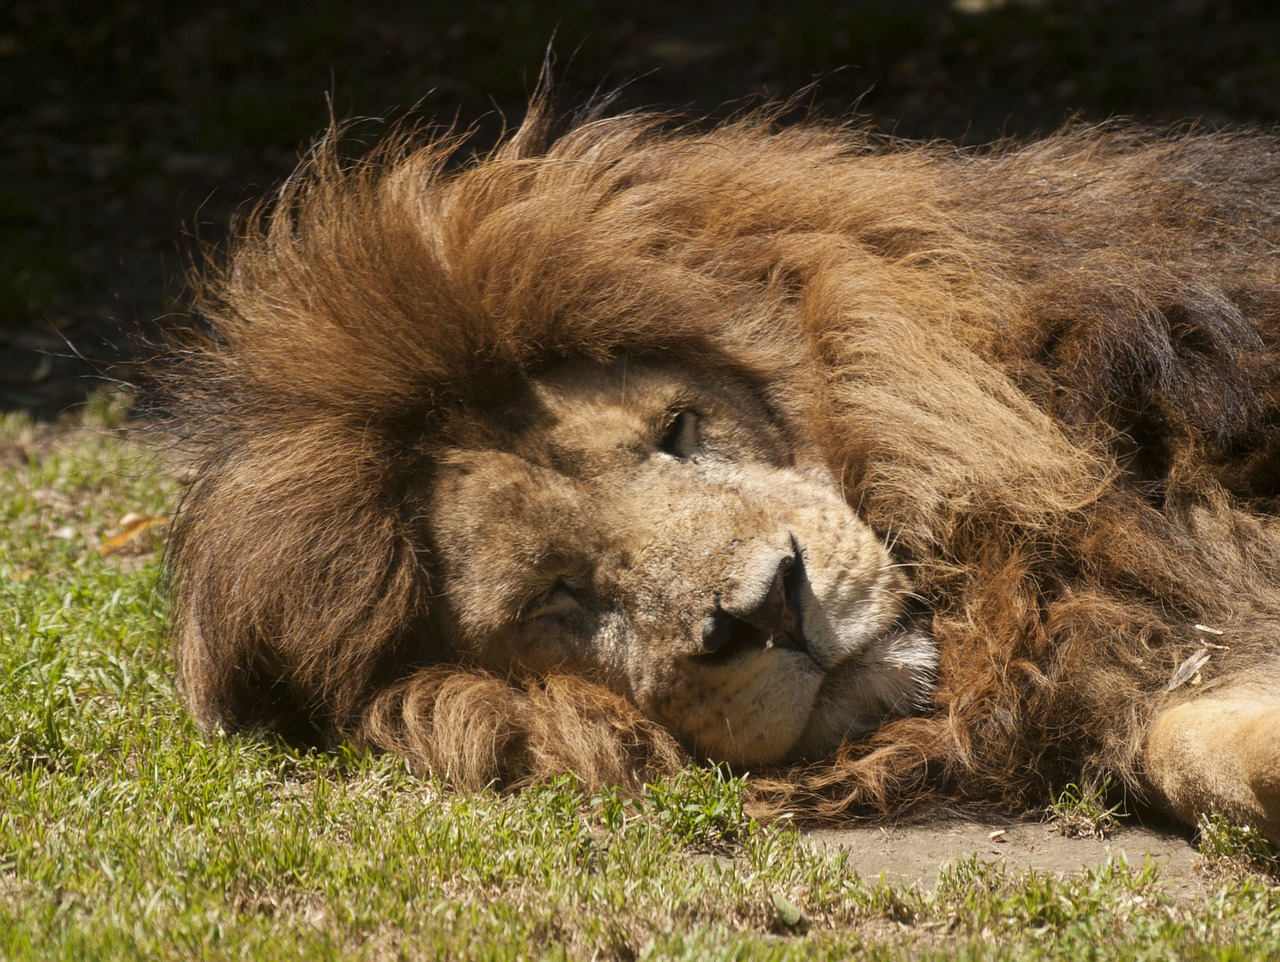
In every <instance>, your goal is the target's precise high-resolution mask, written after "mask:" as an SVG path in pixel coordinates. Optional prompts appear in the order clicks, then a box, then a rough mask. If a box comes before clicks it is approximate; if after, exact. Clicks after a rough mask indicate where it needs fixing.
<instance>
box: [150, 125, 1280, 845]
mask: <svg viewBox="0 0 1280 962" xmlns="http://www.w3.org/2000/svg"><path fill="white" fill-rule="evenodd" d="M339 139H340V138H339V137H338V136H337V135H330V136H329V137H328V138H327V139H326V140H325V141H324V142H322V143H321V144H320V145H319V146H318V147H317V148H316V149H315V150H314V151H313V153H312V154H311V156H310V157H309V158H308V160H307V161H306V162H305V163H304V164H303V165H302V167H301V169H300V170H299V171H298V172H297V173H296V174H295V175H294V176H293V177H292V178H291V179H290V180H289V181H288V182H287V183H286V184H285V185H284V187H283V188H282V190H281V191H280V193H279V196H277V197H276V198H275V199H274V201H273V202H271V203H270V204H269V205H267V206H266V207H264V208H263V209H262V210H260V211H259V212H258V213H257V214H255V215H254V216H253V217H252V218H251V220H250V223H249V224H248V226H247V229H245V230H244V231H243V232H242V236H241V237H240V238H239V239H238V240H237V241H236V242H235V243H234V244H233V245H232V248H231V250H230V252H229V253H228V254H227V255H226V256H225V257H224V258H223V259H222V266H221V268H220V269H217V270H213V271H211V272H209V274H210V276H208V277H207V278H206V284H205V288H204V290H203V294H202V297H201V300H200V304H199V314H200V315H201V317H202V320H201V322H200V323H199V324H196V325H193V330H192V331H191V332H190V333H189V334H188V336H187V337H186V338H185V340H184V341H183V343H182V344H181V345H180V348H179V349H178V350H176V351H175V352H174V355H173V361H172V363H171V365H170V366H169V368H168V369H167V373H166V379H167V383H168V385H169V389H170V392H171V401H172V403H173V404H174V406H175V410H176V411H177V414H178V417H177V425H178V429H179V430H180V431H181V432H182V433H183V435H184V436H185V437H186V438H187V440H188V441H189V442H190V443H191V445H192V446H193V450H194V451H195V452H197V454H196V461H197V464H196V468H197V472H196V477H195V480H194V482H193V484H192V487H191V489H190V492H189V495H188V497H187V498H186V501H185V503H184V506H183V509H182V516H181V520H180V524H179V526H178V529H177V532H176V534H175V540H174V543H173V545H172V546H171V550H170V556H169V560H170V565H171V572H172V580H173V590H174V606H173V635H174V641H175V647H176V652H177V660H178V665H179V670H180V676H181V684H182V688H183V691H184V692H185V696H186V698H187V700H188V701H189V703H190V705H191V708H192V710H193V711H194V713H195V716H196V718H197V719H198V720H199V722H200V724H201V725H202V726H203V727H205V728H206V729H211V730H213V729H220V730H224V731H239V730H250V731H265V732H274V733H278V734H280V735H282V736H284V737H287V738H290V739H294V740H297V741H300V742H305V743H309V744H315V745H321V746H332V745H334V744H336V743H338V742H339V741H343V740H345V741H349V742H353V743H355V744H358V745H363V746H368V747H371V748H373V749H375V750H379V751H387V752H393V753H398V754H399V755H401V756H403V757H404V758H405V759H406V760H408V762H409V763H411V764H412V765H413V766H414V767H415V768H417V769H418V770H421V771H424V772H432V773H437V774H439V775H441V776H443V777H446V778H447V779H449V780H450V781H451V782H452V783H454V784H455V785H457V786H459V787H461V788H474V787H479V786H483V785H486V784H490V783H497V784H503V785H518V784H523V783H526V782H528V781H530V780H535V779H538V778H542V777H544V776H546V775H548V774H551V773H554V772H562V771H569V770H571V771H573V772H576V773H577V775H578V776H579V778H580V779H581V780H582V782H583V783H584V784H585V785H586V786H588V787H590V786H595V785H599V784H601V783H606V782H612V783H621V784H636V783H639V782H642V781H643V780H645V779H648V778H652V777H654V776H655V775H657V774H660V773H662V772H666V771H670V770H672V769H674V768H676V767H678V766H680V765H681V764H684V763H685V762H686V761H687V760H689V759H707V760H714V761H723V762H727V763H730V764H732V765H734V766H737V767H738V768H740V769H743V770H749V771H750V772H752V773H753V777H752V779H751V780H750V782H749V786H750V788H749V790H750V791H751V792H753V793H754V798H755V802H756V803H757V804H758V805H759V806H761V807H762V809H765V810H768V809H772V810H774V811H777V810H781V808H782V807H784V806H785V807H786V808H788V809H789V810H791V811H793V812H799V813H801V814H806V815H808V816H810V817H820V818H828V819H830V818H837V817H842V816H846V815H853V814H857V813H864V812H867V813H875V812H878V813H892V812H895V811H900V810H902V809H903V808H904V807H906V806H908V805H910V804H913V803H915V802H917V801H919V800H920V799H921V798H924V797H933V798H947V799H951V800H954V801H960V802H970V801H972V802H983V803H987V804H996V805H1004V806H1026V805H1030V804H1035V803H1036V802H1037V801H1043V799H1044V797H1045V796H1046V794H1047V793H1048V792H1049V791H1051V790H1052V789H1053V788H1055V787H1057V788H1061V787H1062V786H1064V785H1065V784H1067V783H1068V782H1077V783H1083V782H1087V781H1093V782H1099V781H1100V780H1101V779H1103V778H1104V777H1106V776H1111V777H1113V778H1116V779H1118V781H1119V783H1120V784H1122V785H1123V786H1125V789H1126V790H1127V791H1128V792H1129V793H1130V794H1131V795H1132V796H1135V797H1137V798H1138V799H1140V800H1143V801H1145V802H1147V803H1149V804H1152V805H1155V806H1157V807H1160V808H1162V809H1164V810H1166V811H1167V812H1169V813H1171V814H1172V815H1174V816H1176V817H1177V818H1179V819H1181V820H1183V821H1185V822H1188V823H1194V822H1195V821H1196V819H1197V817H1198V816H1199V815H1200V814H1202V813H1206V812H1221V813H1224V814H1226V815H1227V816H1229V817H1230V818H1232V819H1235V820H1238V821H1241V822H1244V823H1247V824H1249V825H1252V826H1255V827H1257V828H1259V829H1260V830H1261V831H1263V832H1264V833H1265V834H1266V835H1268V836H1269V837H1270V838H1272V839H1273V840H1280V671H1278V668H1280V657H1278V656H1280V644H1278V642H1277V637H1278V636H1277V631H1278V630H1280V523H1278V521H1277V511H1278V509H1280V501H1278V500H1277V497H1278V495H1280V254H1278V253H1277V252H1278V250H1280V247H1278V245H1280V143H1278V142H1277V141H1276V140H1275V139H1274V138H1272V137H1270V136H1267V135H1262V134H1227V133H1195V132H1191V133H1187V132H1183V133H1172V134H1170V133H1152V132H1149V131H1144V130H1141V129H1136V128H1132V127H1128V126H1123V125H1117V126H1108V127H1102V128H1084V127H1080V128H1073V129H1068V130H1066V131H1064V132H1062V133H1059V134H1057V135H1055V136H1052V137H1050V138H1048V139H1045V140H1042V141H1039V142H1035V143H1030V144H1026V145H1022V146H1018V145H1013V144H1000V145H997V146H994V147H990V148H986V149H983V150H977V151H973V150H960V149H956V148H953V147H948V146H945V145H940V144H930V145H922V144H915V143H905V142H901V141H896V140H892V139H886V138H882V137H878V136H875V135H873V134H870V133H867V132H863V131H859V130H855V129H849V128H847V127H843V126H837V125H834V124H828V123H822V122H818V121H809V122H805V123H801V124H797V125H791V126H783V125H780V124H778V123H776V122H775V118H773V117H771V116H770V115H768V114H755V115H752V116H748V117H745V118H739V119H737V120H735V121H733V122H729V123H726V124H723V125H720V126H715V127H712V128H709V129H708V128H707V127H699V126H685V125H681V124H679V123H676V122H674V121H673V120H671V119H670V118H666V117H662V116H656V115H646V114H630V115H624V116H612V117H607V116H604V115H603V114H602V113H601V112H587V113H585V114H584V115H580V116H578V117H577V118H575V119H573V120H571V121H568V122H564V121H562V119H561V118H559V117H558V116H557V115H556V112H555V111H554V110H553V109H552V108H550V107H548V106H547V104H546V103H545V102H541V101H540V102H536V103H535V104H534V106H533V107H532V108H531V112H530V116H529V117H528V119H527V120H526V121H525V123H524V124H523V125H522V126H521V127H520V128H519V129H518V130H516V131H515V132H514V134H512V135H511V136H510V137H509V138H508V139H507V140H506V141H505V143H503V144H502V145H501V146H499V147H498V148H497V149H496V150H494V151H493V152H491V153H489V154H488V155H486V156H483V157H479V158H476V159H473V160H470V161H468V162H464V163H462V164H460V165H459V164H457V163H454V162H453V161H452V160H451V158H452V157H453V156H454V154H455V153H456V151H457V147H458V143H457V140H456V138H452V137H451V136H443V137H439V138H436V139H435V140H433V141H430V142H427V143H425V144H423V143H421V139H420V138H419V139H417V140H415V138H414V137H412V136H404V137H400V138H397V139H395V140H394V141H393V142H391V143H389V144H387V145H384V146H383V147H381V148H380V149H378V150H376V151H375V152H374V153H373V154H372V155H371V156H368V157H366V158H365V159H363V160H359V161H352V160H349V159H346V155H345V154H344V152H343V149H342V147H341V145H340V144H339V143H338V141H339ZM197 329H198V330H197Z"/></svg>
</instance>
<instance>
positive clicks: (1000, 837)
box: [987, 828, 1009, 842]
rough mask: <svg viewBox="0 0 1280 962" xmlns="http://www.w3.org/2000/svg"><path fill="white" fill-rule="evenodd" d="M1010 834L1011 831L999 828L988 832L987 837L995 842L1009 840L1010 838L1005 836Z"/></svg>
mask: <svg viewBox="0 0 1280 962" xmlns="http://www.w3.org/2000/svg"><path fill="white" fill-rule="evenodd" d="M1008 834H1009V833H1008V832H1007V831H1006V830H1005V829H1003V828H998V829H996V830H995V831H994V832H988V833H987V838H989V839H990V840H991V841H993V842H1007V841H1008V839H1007V838H1006V837H1005V836H1006V835H1008Z"/></svg>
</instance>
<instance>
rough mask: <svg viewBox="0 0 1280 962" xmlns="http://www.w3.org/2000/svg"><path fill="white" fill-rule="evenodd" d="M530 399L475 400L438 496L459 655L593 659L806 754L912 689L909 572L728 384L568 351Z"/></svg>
mask: <svg viewBox="0 0 1280 962" xmlns="http://www.w3.org/2000/svg"><path fill="white" fill-rule="evenodd" d="M523 403H524V409H522V410H521V411H520V412H518V415H517V414H516V413H514V412H512V411H510V410H506V411H499V412H490V413H489V414H488V415H475V414H471V415H469V416H468V419H467V423H466V425H465V426H464V427H463V428H462V429H461V430H460V431H459V432H458V434H459V436H460V437H461V438H463V439H464V440H462V441H461V442H460V443H458V444H457V445H456V446H454V447H453V448H451V449H450V450H449V451H448V452H446V453H445V454H444V455H443V457H442V459H441V461H442V466H441V469H440V472H439V475H438V477H437V478H436V481H435V487H434V491H433V494H432V497H431V502H430V508H429V510H428V524H429V527H430V529H431V540H432V541H433V542H434V544H435V545H436V551H437V561H438V569H439V576H440V588H441V593H442V594H443V596H444V598H445V599H446V602H447V609H448V612H447V616H446V621H447V629H446V630H447V631H448V632H449V634H450V637H451V639H452V642H453V644H454V645H456V647H457V649H458V651H459V653H460V654H461V655H463V656H464V657H468V658H470V659H472V660H474V661H475V663H477V664H478V665H480V666H482V667H486V668H489V669H492V670H495V671H499V672H504V673H506V672H511V673H516V674H527V673H532V674H540V673H551V672H558V671H570V672H576V673H581V674H585V675H588V676H590V677H592V678H595V679H597V680H599V681H600V682H602V683H604V684H605V685H608V686H609V687H611V688H613V689H614V690H615V691H618V692H620V693H622V694H624V695H626V696H627V697H629V698H631V699H632V700H633V701H634V702H635V703H636V704H637V705H638V706H639V707H640V708H641V709H642V710H643V711H645V712H646V713H647V714H649V715H650V716H652V717H653V718H655V719H657V720H658V721H660V722H662V723H663V724H664V725H666V726H667V727H669V728H670V729H672V730H673V731H674V732H675V733H677V734H678V735H679V736H680V737H681V738H682V739H683V740H685V741H686V743H688V744H689V746H690V747H691V748H692V749H693V750H694V751H696V752H698V753H700V754H702V755H704V756H706V757H709V758H712V759H716V760H723V761H729V762H733V763H737V764H769V763H774V762H781V761H786V760H790V759H793V758H797V757H816V756H820V755H822V754H825V753H827V752H829V751H831V750H832V749H833V748H834V747H835V746H836V745H837V744H838V743H839V742H840V741H841V740H842V739H844V738H846V737H849V736H851V735H857V734H860V733H862V732H865V731H867V730H869V729H871V728H874V727H875V726H877V725H878V724H880V723H881V722H882V721H884V720H886V719H887V718H890V717H895V716H898V715H902V714H906V713H907V712H909V711H911V710H913V709H915V708H918V707H919V706H920V705H921V704H922V703H923V702H924V701H925V700H927V697H928V694H929V691H930V689H931V686H932V683H933V672H934V668H935V666H936V660H937V654H936V650H935V648H934V645H933V642H932V639H931V638H930V637H929V635H928V632H927V630H925V628H924V625H923V622H922V621H921V620H920V619H915V618H912V617H911V616H910V615H909V613H908V607H909V606H908V603H907V598H908V596H909V590H910V585H909V583H908V582H907V580H906V578H905V577H904V576H903V574H902V572H901V570H900V569H899V568H898V567H897V566H895V565H894V563H893V561H892V559H891V557H890V555H889V553H888V552H887V550H886V549H885V548H884V546H883V545H882V544H881V543H880V542H879V540H878V539H877V538H876V537H875V535H874V534H873V532H872V531H871V530H870V529H869V528H868V527H867V526H866V525H865V524H864V523H863V522H862V521H860V520H859V519H858V518H857V516H856V515H855V514H854V512H853V511H852V510H851V509H850V508H849V506H848V504H847V503H846V502H845V500H844V498H843V497H842V496H841V494H840V492H839V491H838V489H837V488H836V486H835V485H834V484H833V483H832V481H831V479H830V477H829V475H828V474H827V472H826V471H825V470H824V469H823V468H822V467H821V466H820V465H818V464H816V463H806V459H805V458H803V457H798V456H797V454H798V452H797V451H796V450H795V447H796V445H795V444H794V443H793V442H789V441H787V440H786V439H785V435H784V432H783V430H782V429H781V427H780V426H779V425H778V424H777V423H776V422H775V421H774V420H773V419H772V417H771V416H770V414H769V413H768V411H767V409H766V408H765V406H764V405H763V404H762V403H761V402H760V401H759V399H758V398H757V397H756V396H755V395H754V394H753V392H751V391H749V390H748V389H746V388H745V387H744V386H743V385H742V384H741V383H739V382H737V381H736V380H734V379H732V378H727V377H717V376H712V375H708V374H707V373H706V372H701V371H700V372H698V375H697V377H696V378H695V377H694V376H693V375H692V374H690V373H687V372H685V371H684V370H683V369H682V368H680V367H678V366H675V365H671V364H658V363H655V362H643V363H641V362H638V361H635V360H634V359H632V360H631V361H630V362H629V363H627V364H625V365H624V364H623V362H615V363H613V364H609V365H599V364H594V363H587V362H573V363H571V364H566V365H564V366H562V367H560V368H558V369H555V370H554V371H552V372H550V373H548V374H546V375H544V376H542V377H540V378H536V379H534V380H533V381H532V382H531V385H530V396H529V397H528V398H526V399H525V401H524V402H523ZM476 417H480V418H481V419H482V420H483V419H485V418H487V419H488V420H487V423H486V424H484V425H482V426H481V427H480V428H477V427H476V423H475V421H474V420H473V419H474V418H476ZM512 423H517V424H518V427H516V428H511V427H510V425H511V424H512Z"/></svg>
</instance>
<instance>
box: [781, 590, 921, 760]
mask: <svg viewBox="0 0 1280 962" xmlns="http://www.w3.org/2000/svg"><path fill="white" fill-rule="evenodd" d="M926 622H927V616H926V615H925V614H923V613H918V612H915V611H911V612H908V613H907V614H906V615H904V617H903V618H902V619H900V620H899V622H898V623H897V624H896V625H895V626H894V627H893V629H891V630H890V631H889V632H887V633H886V634H885V635H884V636H883V637H881V638H880V639H878V640H877V641H876V643H875V644H873V645H870V646H868V647H867V648H865V649H864V650H862V651H861V652H859V653H858V654H857V655H855V656H853V657H852V658H849V659H848V660H846V661H843V662H841V663H840V664H838V665H836V666H835V667H834V668H832V669H831V670H830V671H828V672H827V675H826V677H825V678H824V679H823V682H822V687H821V689H820V690H819V692H818V697H817V699H816V700H815V703H814V708H813V711H812V712H811V713H810V714H809V720H808V724H807V725H806V726H805V729H804V731H803V732H802V733H801V735H800V737H799V738H798V739H796V741H795V742H794V744H793V745H792V747H791V750H790V752H789V753H788V760H791V761H799V760H803V759H814V758H822V757H824V756H826V755H829V754H831V752H833V751H834V750H835V749H836V748H837V747H838V746H839V745H840V744H841V743H842V742H845V741H848V740H849V739H852V738H857V737H859V736H861V735H864V734H866V733H867V732H869V731H872V730H874V729H875V728H878V727H879V726H880V725H882V724H884V723H885V722H886V721H889V720H890V719H893V718H901V717H903V716H905V715H909V714H912V713H915V712H919V711H920V710H922V709H924V708H925V707H926V706H927V704H928V702H929V698H930V695H931V693H932V692H933V690H934V687H935V684H936V678H937V670H938V647H937V643H936V642H935V641H934V639H933V636H932V635H931V634H930V633H929V631H928V630H927V627H926Z"/></svg>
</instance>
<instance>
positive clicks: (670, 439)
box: [658, 409, 699, 460]
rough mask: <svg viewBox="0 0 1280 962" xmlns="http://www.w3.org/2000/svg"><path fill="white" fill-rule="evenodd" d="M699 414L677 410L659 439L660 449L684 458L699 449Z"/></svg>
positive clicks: (665, 452)
mask: <svg viewBox="0 0 1280 962" xmlns="http://www.w3.org/2000/svg"><path fill="white" fill-rule="evenodd" d="M698 444H699V441H698V414H697V412H696V411H691V410H688V409H685V410H683V411H678V412H676V415H675V417H673V418H672V419H671V420H670V421H669V422H668V423H667V426H666V427H665V428H664V429H663V431H662V437H661V438H659V439H658V450H659V451H661V452H662V453H663V454H669V455H671V457H673V458H679V459H681V460H684V459H685V458H690V457H693V455H694V454H696V453H697V451H698Z"/></svg>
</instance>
